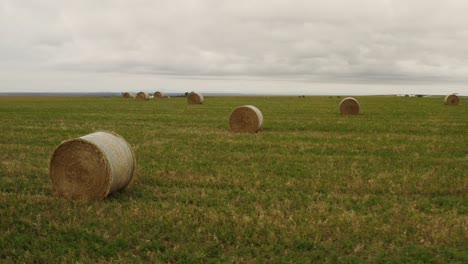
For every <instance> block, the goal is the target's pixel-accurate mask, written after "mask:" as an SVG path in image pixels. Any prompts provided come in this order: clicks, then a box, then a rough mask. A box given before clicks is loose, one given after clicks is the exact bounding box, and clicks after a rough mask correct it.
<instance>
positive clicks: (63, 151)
mask: <svg viewBox="0 0 468 264" xmlns="http://www.w3.org/2000/svg"><path fill="white" fill-rule="evenodd" d="M135 169H136V160H135V155H134V153H133V150H132V147H131V146H130V144H128V143H127V141H125V139H124V138H122V137H120V136H119V135H117V134H114V133H110V132H95V133H92V134H88V135H85V136H82V137H80V138H77V139H72V140H68V141H65V142H62V143H61V144H60V145H59V146H58V147H57V148H56V149H55V150H54V152H53V154H52V157H51V159H50V164H49V176H50V179H51V181H52V186H53V189H54V192H55V194H56V195H57V196H59V197H63V198H65V199H68V200H100V199H103V198H105V197H106V196H107V195H108V194H110V193H113V192H116V191H118V190H121V189H124V188H125V187H127V186H128V185H129V184H130V182H131V181H132V179H133V178H134V177H135V171H136V170H135Z"/></svg>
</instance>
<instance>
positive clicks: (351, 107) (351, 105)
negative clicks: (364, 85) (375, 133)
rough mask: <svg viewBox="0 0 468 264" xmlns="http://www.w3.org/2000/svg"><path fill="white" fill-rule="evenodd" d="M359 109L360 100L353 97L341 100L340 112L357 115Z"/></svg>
mask: <svg viewBox="0 0 468 264" xmlns="http://www.w3.org/2000/svg"><path fill="white" fill-rule="evenodd" d="M359 110H360V105H359V102H358V101H357V100H356V99H354V98H353V97H346V98H345V99H343V100H342V101H341V102H340V113H341V114H342V115H357V114H359Z"/></svg>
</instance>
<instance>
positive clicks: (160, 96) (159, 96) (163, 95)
mask: <svg viewBox="0 0 468 264" xmlns="http://www.w3.org/2000/svg"><path fill="white" fill-rule="evenodd" d="M154 98H166V95H165V94H164V93H163V92H155V93H154Z"/></svg>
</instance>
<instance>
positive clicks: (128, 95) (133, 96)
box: [122, 92, 135, 98]
mask: <svg viewBox="0 0 468 264" xmlns="http://www.w3.org/2000/svg"><path fill="white" fill-rule="evenodd" d="M122 96H123V98H135V94H133V93H128V92H126V93H123V95H122Z"/></svg>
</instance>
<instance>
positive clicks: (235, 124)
mask: <svg viewBox="0 0 468 264" xmlns="http://www.w3.org/2000/svg"><path fill="white" fill-rule="evenodd" d="M262 126H263V114H262V112H261V111H260V110H259V109H258V108H257V107H255V106H253V105H243V106H239V107H237V108H236V109H234V111H232V113H231V116H230V117H229V128H230V131H231V132H249V133H256V132H258V131H259V130H261V129H262Z"/></svg>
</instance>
